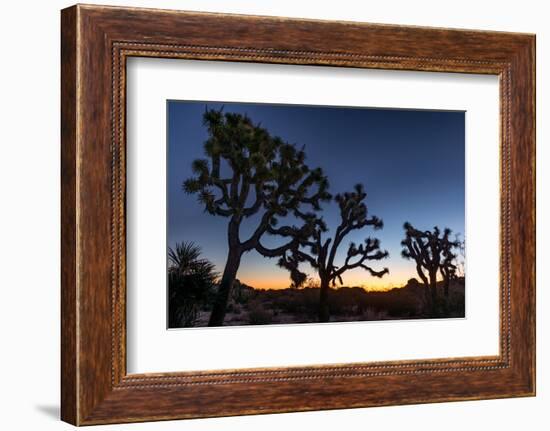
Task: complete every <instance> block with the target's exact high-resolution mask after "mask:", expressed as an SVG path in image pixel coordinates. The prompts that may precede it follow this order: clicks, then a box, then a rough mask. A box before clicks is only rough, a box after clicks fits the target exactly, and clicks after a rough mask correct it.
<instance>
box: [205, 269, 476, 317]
mask: <svg viewBox="0 0 550 431" xmlns="http://www.w3.org/2000/svg"><path fill="white" fill-rule="evenodd" d="M235 288H236V289H238V290H240V291H241V292H245V293H244V294H243V295H242V296H240V297H239V298H246V299H245V300H242V299H241V300H239V301H237V300H235V297H233V295H232V296H231V298H230V300H229V301H228V305H227V314H226V320H225V322H224V325H227V326H236V325H268V324H292V323H315V322H318V321H319V320H318V319H319V316H318V313H319V296H320V288H319V287H318V286H317V287H315V286H309V287H304V288H301V289H296V288H287V289H277V290H275V289H270V290H262V289H255V288H253V287H251V286H247V285H245V284H242V283H240V282H239V281H238V280H236V281H235ZM436 288H437V289H438V291H440V292H441V295H439V297H440V298H441V300H442V301H443V300H444V298H445V297H444V295H443V283H442V282H441V281H440V282H437V283H436ZM328 295H329V302H330V319H329V322H353V321H373V320H401V319H426V318H431V317H434V316H432V314H431V310H430V309H426V308H425V302H424V300H423V295H424V285H423V284H422V283H420V282H418V280H417V279H416V278H413V279H411V280H409V282H408V283H407V285H406V286H404V287H398V288H394V289H390V290H387V291H367V290H365V289H364V288H362V287H338V288H331V289H329V292H328ZM447 304H448V306H447V313H446V316H445V317H449V318H453V317H454V318H460V317H464V315H465V314H464V279H463V278H457V279H455V280H452V281H451V283H450V287H449V297H448V299H447ZM208 319H209V311H208V310H202V311H201V312H200V313H199V317H198V319H197V320H196V322H195V324H196V326H206V325H207V324H208Z"/></svg>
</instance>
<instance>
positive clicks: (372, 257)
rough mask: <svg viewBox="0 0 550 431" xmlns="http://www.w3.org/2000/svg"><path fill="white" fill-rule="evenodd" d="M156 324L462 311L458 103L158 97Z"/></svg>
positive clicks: (461, 125) (458, 314)
mask: <svg viewBox="0 0 550 431" xmlns="http://www.w3.org/2000/svg"><path fill="white" fill-rule="evenodd" d="M167 119H168V124H167V127H168V134H167V135H168V142H167V145H168V151H167V166H168V169H167V202H168V208H167V217H168V220H167V226H168V227H167V244H168V250H167V289H168V295H167V297H168V304H167V310H168V319H167V320H168V322H167V325H168V328H189V327H208V326H210V327H219V326H238V325H268V324H278V325H281V324H300V323H310V324H311V323H327V322H354V321H382V320H401V319H431V318H462V317H465V268H466V265H465V113H464V112H459V111H435V110H434V111H432V110H405V109H381V108H362V107H361V108H359V107H339V106H302V105H280V104H254V103H224V102H218V101H212V102H211V101H208V102H196V101H179V100H170V101H168V102H167Z"/></svg>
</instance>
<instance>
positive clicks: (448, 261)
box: [439, 235, 460, 299]
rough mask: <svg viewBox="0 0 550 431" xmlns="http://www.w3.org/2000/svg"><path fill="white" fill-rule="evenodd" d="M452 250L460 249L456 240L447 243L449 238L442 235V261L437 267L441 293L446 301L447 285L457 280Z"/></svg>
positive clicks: (454, 255) (447, 294)
mask: <svg viewBox="0 0 550 431" xmlns="http://www.w3.org/2000/svg"><path fill="white" fill-rule="evenodd" d="M454 248H460V243H459V242H458V241H457V240H455V241H449V237H448V236H445V235H443V239H442V241H441V255H442V258H443V259H442V260H441V264H440V266H439V272H440V273H441V277H442V278H443V292H444V294H445V298H447V299H448V298H449V285H450V284H451V280H454V279H456V278H457V265H456V258H457V255H456V254H455V253H453V249H454Z"/></svg>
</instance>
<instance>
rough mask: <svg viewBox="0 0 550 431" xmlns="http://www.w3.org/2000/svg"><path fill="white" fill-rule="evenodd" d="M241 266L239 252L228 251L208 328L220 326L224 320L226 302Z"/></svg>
mask: <svg viewBox="0 0 550 431" xmlns="http://www.w3.org/2000/svg"><path fill="white" fill-rule="evenodd" d="M240 264H241V252H240V251H239V250H231V249H229V254H228V256H227V262H226V263H225V269H224V270H223V275H222V279H221V281H220V285H219V287H218V293H217V294H216V299H215V300H214V306H213V308H212V313H211V314H210V320H209V322H208V326H222V325H223V320H224V319H225V311H226V309H227V301H228V299H229V293H230V292H231V288H232V287H233V283H234V281H235V278H236V277H237V271H238V270H239V265H240Z"/></svg>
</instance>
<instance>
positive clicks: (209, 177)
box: [183, 110, 330, 326]
mask: <svg viewBox="0 0 550 431" xmlns="http://www.w3.org/2000/svg"><path fill="white" fill-rule="evenodd" d="M203 121H204V125H205V126H206V128H207V130H208V135H209V137H208V140H207V141H206V142H205V143H204V150H205V153H206V155H207V156H208V159H199V160H195V161H194V162H193V172H194V174H195V176H194V177H193V178H190V179H188V180H187V181H185V182H184V185H183V188H184V190H185V191H186V192H187V193H194V194H197V196H198V199H199V202H200V203H201V204H202V205H204V209H205V211H206V212H208V213H209V214H212V215H217V216H221V217H227V218H228V226H227V241H228V249H229V251H228V256H227V261H226V264H225V268H224V270H223V274H222V278H221V281H220V283H219V287H218V290H217V293H216V298H215V301H214V305H213V309H212V313H211V316H210V321H209V325H210V326H219V325H222V324H223V321H224V317H225V313H226V308H227V302H228V299H229V295H230V291H231V287H232V286H233V282H234V281H235V278H236V276H237V271H238V269H239V266H240V262H241V257H242V255H243V253H246V252H248V251H251V250H256V251H258V252H259V253H260V254H261V255H263V256H265V257H278V256H281V255H282V254H283V253H284V252H285V251H286V250H288V249H290V248H291V247H293V246H295V245H296V244H299V243H301V242H302V241H305V240H307V239H308V238H309V237H310V236H311V234H312V232H313V230H314V228H315V226H316V223H317V218H316V217H315V215H313V214H312V213H308V212H304V209H303V208H302V207H303V206H309V207H310V208H312V209H313V210H314V211H318V210H320V207H319V203H320V202H321V201H323V200H327V199H329V198H330V195H329V194H328V192H327V188H328V181H327V179H326V177H325V176H324V175H323V171H322V170H321V169H320V168H315V169H311V168H309V167H308V165H307V164H306V163H305V158H306V155H305V153H304V151H303V150H298V149H297V148H296V147H295V146H294V145H291V144H288V143H286V142H284V141H283V140H282V139H280V138H279V137H274V136H271V134H270V133H269V132H268V131H267V130H266V129H264V128H262V127H260V126H259V125H256V124H254V123H253V122H252V121H251V120H250V118H248V117H247V116H244V115H240V114H234V113H225V114H224V113H222V112H221V111H215V110H207V111H206V112H205V113H204V117H203ZM249 202H250V203H249ZM257 213H261V218H260V222H259V224H258V225H257V227H256V229H255V230H254V232H253V233H252V235H251V236H250V237H248V238H246V239H243V238H241V234H240V226H241V223H242V222H243V220H244V219H246V218H249V217H251V216H253V215H255V214H257ZM289 214H291V215H294V216H295V217H297V218H298V219H299V220H300V221H301V223H302V224H301V225H300V226H294V225H287V226H281V227H277V225H278V224H279V222H280V221H281V219H283V218H284V217H286V216H287V215H289ZM265 234H268V235H280V236H283V237H286V238H287V239H288V242H287V243H286V244H284V245H281V246H279V247H276V248H268V247H265V246H264V245H263V244H262V242H261V239H262V237H263V236H264V235H265Z"/></svg>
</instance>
